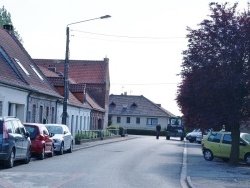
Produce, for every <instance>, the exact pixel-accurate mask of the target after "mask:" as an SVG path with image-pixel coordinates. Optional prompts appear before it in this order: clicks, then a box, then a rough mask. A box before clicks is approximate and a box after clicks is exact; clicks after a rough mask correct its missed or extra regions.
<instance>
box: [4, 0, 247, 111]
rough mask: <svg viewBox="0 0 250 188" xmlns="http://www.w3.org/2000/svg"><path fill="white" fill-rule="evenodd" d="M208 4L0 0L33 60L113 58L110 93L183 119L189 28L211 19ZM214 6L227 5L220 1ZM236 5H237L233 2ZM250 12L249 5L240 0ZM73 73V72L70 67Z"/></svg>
mask: <svg viewBox="0 0 250 188" xmlns="http://www.w3.org/2000/svg"><path fill="white" fill-rule="evenodd" d="M209 2H210V1H209V0H22V1H21V0H1V1H0V6H1V7H2V6H4V7H5V8H6V9H7V11H8V12H9V13H10V14H11V19H12V22H13V24H14V27H15V28H16V30H17V31H18V32H19V34H20V35H21V37H22V39H23V41H24V43H23V45H24V47H25V49H26V50H27V51H28V53H29V54H30V56H31V57H32V58H40V59H65V49H66V27H67V25H68V24H70V23H74V22H78V21H84V20H89V19H93V18H99V17H101V16H104V15H110V16H111V18H109V19H102V20H101V19H97V20H92V21H87V22H84V23H79V24H74V25H70V26H69V27H70V46H69V48H70V59H75V60H103V58H105V57H107V58H109V62H110V64H109V70H110V81H111V88H110V94H121V93H124V92H127V94H128V95H143V96H145V97H146V98H148V99H149V100H151V101H153V102H155V103H157V104H161V105H162V107H164V108H165V109H166V110H168V111H170V112H171V113H173V114H175V115H181V112H180V110H179V108H178V106H177V104H176V101H175V98H176V91H177V85H178V83H180V81H181V78H180V77H179V76H177V74H178V73H180V71H181V67H180V66H181V62H182V54H181V53H182V51H183V50H185V49H186V48H187V40H186V38H185V37H186V34H187V31H186V28H187V26H189V27H191V28H195V27H196V25H197V24H198V23H200V22H201V21H202V20H204V19H206V18H207V15H208V14H209V7H208V4H209ZM216 2H225V1H221V0H218V1H216ZM230 2H231V3H234V2H236V1H231V0H230ZM238 2H239V5H240V6H241V7H246V5H247V2H248V0H238ZM69 68H70V67H69Z"/></svg>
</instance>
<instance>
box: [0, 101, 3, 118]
mask: <svg viewBox="0 0 250 188" xmlns="http://www.w3.org/2000/svg"><path fill="white" fill-rule="evenodd" d="M2 115H3V102H2V101H0V116H2Z"/></svg>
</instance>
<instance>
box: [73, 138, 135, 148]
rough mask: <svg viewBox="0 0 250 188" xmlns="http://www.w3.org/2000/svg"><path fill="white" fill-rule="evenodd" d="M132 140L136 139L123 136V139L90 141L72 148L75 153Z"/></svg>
mask: <svg viewBox="0 0 250 188" xmlns="http://www.w3.org/2000/svg"><path fill="white" fill-rule="evenodd" d="M134 138H136V137H135V136H133V135H129V136H125V137H120V136H119V137H114V138H106V139H103V140H91V141H87V142H84V143H82V144H80V145H78V144H75V145H74V146H73V151H77V150H80V149H84V148H90V147H95V146H98V145H103V144H107V143H113V142H121V141H124V140H130V139H134Z"/></svg>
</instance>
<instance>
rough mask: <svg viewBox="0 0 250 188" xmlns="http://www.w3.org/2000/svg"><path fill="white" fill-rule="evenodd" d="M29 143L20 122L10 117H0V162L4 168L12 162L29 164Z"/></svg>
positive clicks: (9, 166)
mask: <svg viewBox="0 0 250 188" xmlns="http://www.w3.org/2000/svg"><path fill="white" fill-rule="evenodd" d="M30 148H31V141H30V137H29V132H27V131H26V129H25V127H24V126H23V124H22V123H21V121H20V120H19V119H18V118H16V117H12V116H6V117H0V160H1V161H3V165H4V166H5V167H6V168H12V167H13V166H14V161H17V160H22V161H23V163H25V164H28V163H29V162H30Z"/></svg>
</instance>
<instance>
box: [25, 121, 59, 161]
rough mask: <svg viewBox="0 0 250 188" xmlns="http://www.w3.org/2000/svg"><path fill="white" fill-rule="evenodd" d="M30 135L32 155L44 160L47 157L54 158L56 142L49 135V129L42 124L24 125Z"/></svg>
mask: <svg viewBox="0 0 250 188" xmlns="http://www.w3.org/2000/svg"><path fill="white" fill-rule="evenodd" d="M23 125H24V126H25V129H26V130H27V131H28V132H29V134H30V140H31V153H32V154H33V155H35V156H38V158H39V159H40V160H43V159H44V157H45V155H48V156H49V157H53V155H54V141H53V139H52V138H51V137H50V135H49V131H48V129H47V128H46V127H45V125H44V124H40V123H23Z"/></svg>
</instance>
